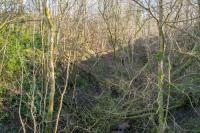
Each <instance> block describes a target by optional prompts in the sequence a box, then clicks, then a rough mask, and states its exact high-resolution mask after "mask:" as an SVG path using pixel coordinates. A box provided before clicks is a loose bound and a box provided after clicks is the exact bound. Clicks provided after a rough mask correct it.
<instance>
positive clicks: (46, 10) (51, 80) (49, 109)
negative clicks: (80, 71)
mask: <svg viewBox="0 0 200 133" xmlns="http://www.w3.org/2000/svg"><path fill="white" fill-rule="evenodd" d="M44 15H45V17H46V20H47V26H48V29H49V31H50V43H49V44H50V46H49V61H48V63H49V96H48V107H47V116H46V121H47V125H46V129H45V132H46V133H50V132H51V131H52V117H53V111H54V96H55V70H54V69H55V68H54V67H55V66H54V45H55V37H56V30H55V26H54V24H53V21H52V18H51V14H50V10H49V7H48V1H47V2H46V3H44Z"/></svg>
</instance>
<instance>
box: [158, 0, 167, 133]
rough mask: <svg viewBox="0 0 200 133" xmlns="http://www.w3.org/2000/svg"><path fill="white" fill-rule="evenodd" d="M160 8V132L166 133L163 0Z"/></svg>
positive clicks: (159, 5) (159, 2) (159, 4)
mask: <svg viewBox="0 0 200 133" xmlns="http://www.w3.org/2000/svg"><path fill="white" fill-rule="evenodd" d="M158 7H159V19H158V32H159V45H160V51H159V62H158V98H157V102H158V116H159V126H158V132H159V133H164V130H165V121H164V103H163V91H164V89H163V81H164V55H165V42H164V33H163V15H164V14H163V0H159V1H158Z"/></svg>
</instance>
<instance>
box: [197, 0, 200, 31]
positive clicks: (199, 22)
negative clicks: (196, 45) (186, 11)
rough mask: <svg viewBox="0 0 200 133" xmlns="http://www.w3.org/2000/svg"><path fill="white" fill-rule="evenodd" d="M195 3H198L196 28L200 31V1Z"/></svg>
mask: <svg viewBox="0 0 200 133" xmlns="http://www.w3.org/2000/svg"><path fill="white" fill-rule="evenodd" d="M197 3H198V17H199V18H198V26H199V29H200V0H197Z"/></svg>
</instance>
